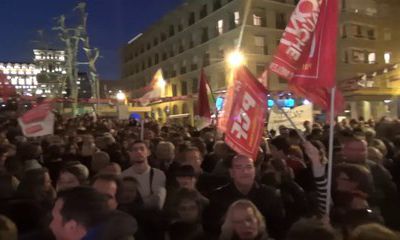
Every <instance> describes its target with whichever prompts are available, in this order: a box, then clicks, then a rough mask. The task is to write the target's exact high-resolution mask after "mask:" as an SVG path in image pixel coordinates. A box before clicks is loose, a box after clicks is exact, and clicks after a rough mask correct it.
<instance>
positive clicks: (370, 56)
mask: <svg viewBox="0 0 400 240" xmlns="http://www.w3.org/2000/svg"><path fill="white" fill-rule="evenodd" d="M368 63H369V64H375V63H376V53H374V52H370V53H368Z"/></svg>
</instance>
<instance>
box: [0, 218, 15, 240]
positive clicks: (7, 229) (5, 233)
mask: <svg viewBox="0 0 400 240" xmlns="http://www.w3.org/2000/svg"><path fill="white" fill-rule="evenodd" d="M0 239H7V240H17V239H18V231H17V227H16V226H15V224H14V223H13V222H12V221H11V220H10V219H9V218H7V217H6V216H3V215H0Z"/></svg>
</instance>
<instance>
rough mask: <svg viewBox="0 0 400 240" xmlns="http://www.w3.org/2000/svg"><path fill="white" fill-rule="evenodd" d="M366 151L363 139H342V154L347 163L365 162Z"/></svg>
mask: <svg viewBox="0 0 400 240" xmlns="http://www.w3.org/2000/svg"><path fill="white" fill-rule="evenodd" d="M367 152H368V150H367V143H366V142H365V141H363V140H359V139H356V138H352V137H351V138H349V139H346V140H345V141H344V144H343V147H342V156H343V159H344V160H345V161H346V162H348V163H358V164H363V163H365V161H366V160H367Z"/></svg>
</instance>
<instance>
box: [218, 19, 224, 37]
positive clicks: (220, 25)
mask: <svg viewBox="0 0 400 240" xmlns="http://www.w3.org/2000/svg"><path fill="white" fill-rule="evenodd" d="M217 33H218V35H222V34H223V33H224V20H222V19H221V20H218V22H217Z"/></svg>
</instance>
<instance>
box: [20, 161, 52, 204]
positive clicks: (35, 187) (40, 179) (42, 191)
mask: <svg viewBox="0 0 400 240" xmlns="http://www.w3.org/2000/svg"><path fill="white" fill-rule="evenodd" d="M17 194H18V195H19V196H21V197H27V198H33V199H35V200H38V201H51V200H53V197H54V189H53V187H52V185H51V179H50V175H49V172H48V171H47V169H45V168H40V169H33V170H29V171H26V172H25V173H24V176H23V177H22V179H21V182H20V184H19V185H18V189H17Z"/></svg>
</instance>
